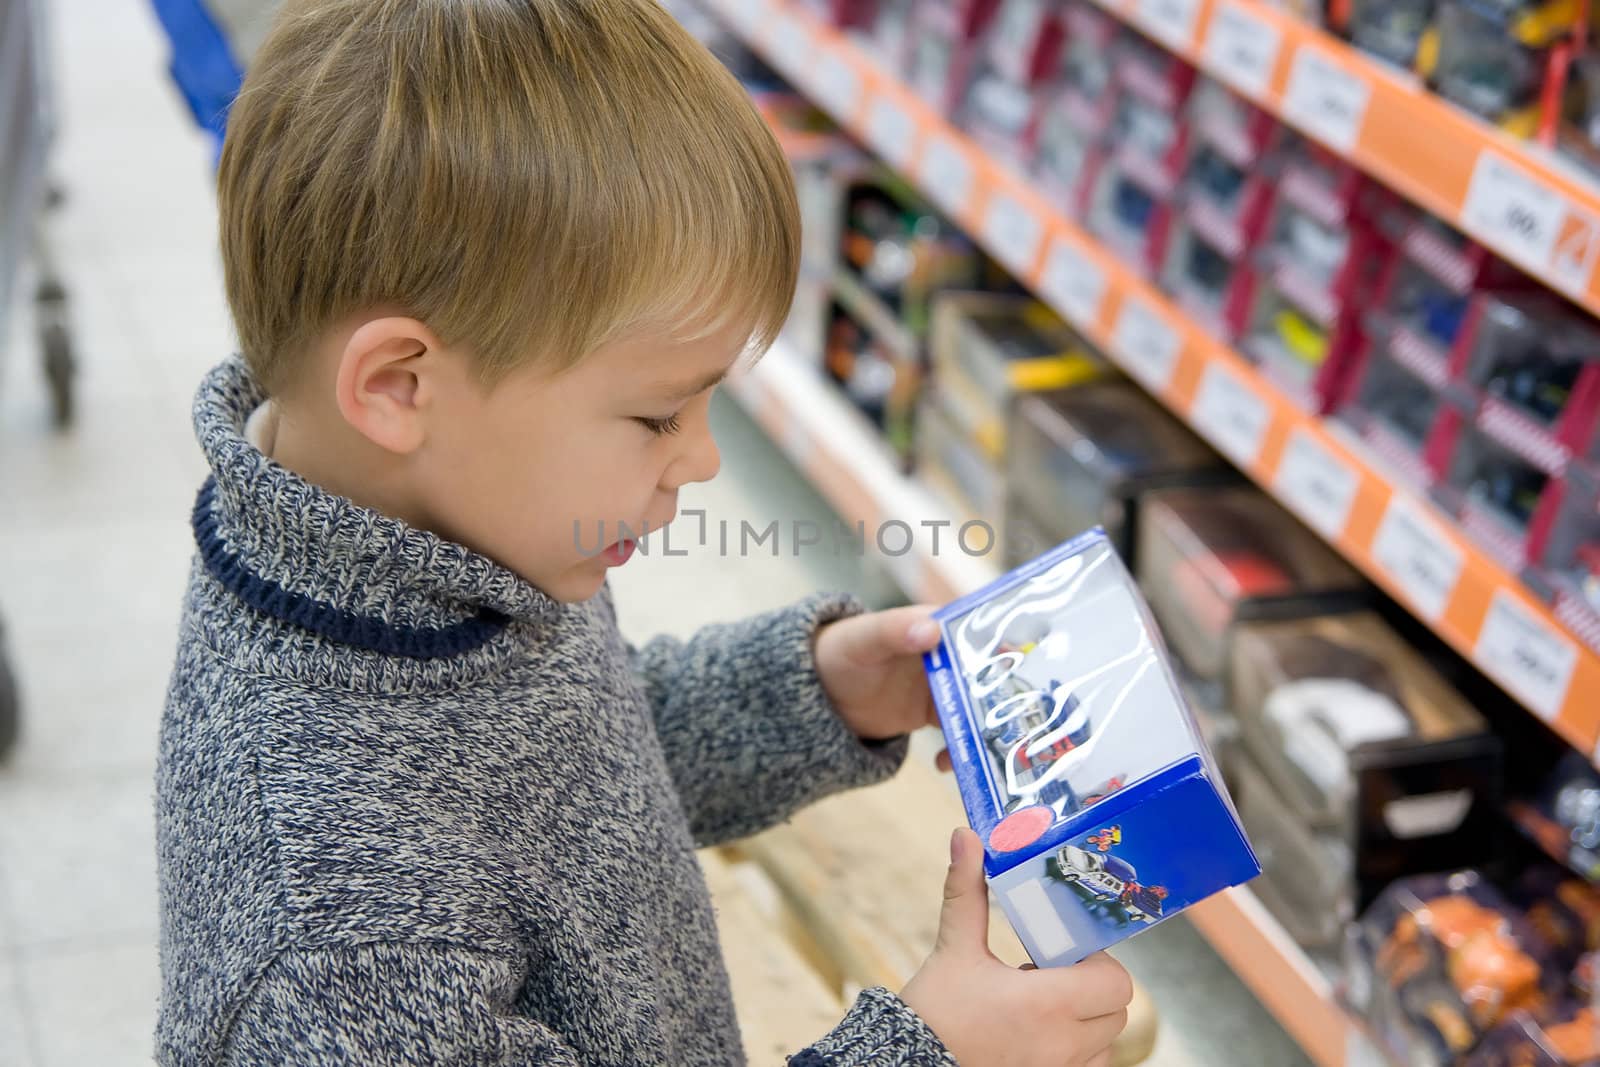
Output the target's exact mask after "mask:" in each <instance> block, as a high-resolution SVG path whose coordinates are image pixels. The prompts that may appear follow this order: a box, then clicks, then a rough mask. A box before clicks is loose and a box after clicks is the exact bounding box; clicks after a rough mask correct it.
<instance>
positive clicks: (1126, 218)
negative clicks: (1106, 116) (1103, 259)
mask: <svg viewBox="0 0 1600 1067" xmlns="http://www.w3.org/2000/svg"><path fill="white" fill-rule="evenodd" d="M1136 158H1138V157H1136V156H1131V155H1130V154H1129V153H1126V152H1124V153H1120V154H1119V156H1118V157H1116V158H1113V159H1111V160H1109V161H1108V162H1107V163H1105V164H1104V165H1103V166H1102V167H1101V168H1100V170H1099V173H1098V174H1097V175H1096V179H1095V188H1094V191H1093V194H1092V198H1091V200H1090V204H1089V230H1090V232H1092V233H1093V234H1095V236H1097V237H1099V238H1100V239H1101V240H1102V241H1104V242H1105V243H1106V244H1107V245H1109V246H1110V248H1111V250H1112V251H1113V252H1115V253H1116V254H1117V255H1118V256H1120V257H1121V258H1122V259H1123V260H1124V261H1125V262H1126V263H1127V264H1128V265H1129V266H1131V267H1133V268H1134V269H1135V270H1137V271H1139V272H1140V273H1141V274H1144V275H1145V276H1146V277H1156V276H1158V275H1159V274H1160V271H1161V265H1162V262H1163V260H1164V259H1165V257H1166V253H1167V240H1168V237H1169V235H1170V233H1171V229H1172V221H1173V208H1174V205H1173V199H1172V194H1171V191H1170V190H1167V191H1163V190H1161V189H1157V188H1154V187H1152V185H1151V184H1150V182H1149V180H1148V179H1149V174H1148V173H1147V172H1146V169H1145V168H1142V167H1130V166H1129V165H1128V164H1129V163H1130V162H1131V160H1132V159H1136Z"/></svg>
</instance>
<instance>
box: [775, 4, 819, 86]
mask: <svg viewBox="0 0 1600 1067" xmlns="http://www.w3.org/2000/svg"><path fill="white" fill-rule="evenodd" d="M814 44H815V42H813V41H812V40H811V34H810V33H809V32H808V31H807V30H806V27H805V25H804V24H803V23H801V22H800V21H799V20H798V19H796V18H794V17H793V16H792V15H773V16H772V25H771V26H770V27H769V28H768V30H767V45H768V47H769V48H770V49H771V50H772V58H773V59H774V60H775V61H776V62H775V64H774V65H775V66H777V67H779V68H780V69H781V70H782V71H783V72H784V73H785V74H787V75H789V76H790V77H791V78H793V79H794V80H795V81H796V82H798V83H799V84H800V85H802V86H809V85H812V84H814V83H813V81H812V78H813V77H814V75H815V72H814V71H813V70H812V69H811V61H812V53H813V51H814Z"/></svg>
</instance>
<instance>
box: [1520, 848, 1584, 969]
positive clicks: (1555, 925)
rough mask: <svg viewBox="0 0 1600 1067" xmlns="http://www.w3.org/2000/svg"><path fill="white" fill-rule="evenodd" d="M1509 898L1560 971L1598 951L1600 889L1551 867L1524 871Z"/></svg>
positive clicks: (1542, 866)
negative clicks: (1559, 966) (1521, 912)
mask: <svg viewBox="0 0 1600 1067" xmlns="http://www.w3.org/2000/svg"><path fill="white" fill-rule="evenodd" d="M1512 894H1513V899H1514V900H1515V901H1516V903H1517V904H1518V905H1519V906H1520V907H1521V908H1522V910H1523V912H1524V914H1526V915H1527V916H1528V922H1529V923H1531V924H1532V925H1533V928H1534V929H1535V930H1537V931H1539V936H1540V937H1541V938H1543V939H1544V942H1545V944H1547V945H1549V946H1550V947H1551V948H1552V949H1553V950H1554V951H1555V953H1556V956H1557V958H1558V960H1559V961H1560V964H1561V966H1562V967H1564V968H1571V967H1574V966H1576V965H1577V963H1578V962H1579V960H1580V959H1581V958H1582V957H1583V956H1584V955H1586V954H1588V953H1590V952H1593V951H1595V950H1596V949H1600V887H1597V886H1595V885H1593V884H1592V883H1590V882H1588V881H1586V880H1585V879H1582V878H1579V877H1577V876H1576V875H1574V874H1573V873H1572V872H1571V871H1569V870H1567V869H1565V868H1562V867H1557V866H1555V865H1554V864H1542V865H1538V866H1534V867H1531V868H1529V869H1528V870H1526V871H1524V872H1523V873H1522V875H1521V877H1519V878H1518V879H1517V880H1516V883H1515V884H1514V885H1513V886H1512Z"/></svg>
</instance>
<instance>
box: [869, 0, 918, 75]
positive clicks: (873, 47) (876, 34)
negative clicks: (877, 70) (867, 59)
mask: <svg viewBox="0 0 1600 1067" xmlns="http://www.w3.org/2000/svg"><path fill="white" fill-rule="evenodd" d="M864 6H868V7H870V11H869V12H868V13H867V14H865V15H864V16H863V19H862V21H863V23H864V28H863V30H862V32H861V33H860V34H859V39H860V40H861V42H862V44H863V45H864V46H865V47H866V49H867V51H869V52H871V53H872V54H873V55H875V56H876V57H877V59H878V62H879V63H880V64H881V65H882V66H883V69H884V70H887V71H891V72H894V73H903V72H904V71H905V69H906V67H907V66H908V65H909V63H910V59H909V56H910V54H911V34H912V29H913V19H912V15H913V13H914V12H915V11H916V8H917V0H864Z"/></svg>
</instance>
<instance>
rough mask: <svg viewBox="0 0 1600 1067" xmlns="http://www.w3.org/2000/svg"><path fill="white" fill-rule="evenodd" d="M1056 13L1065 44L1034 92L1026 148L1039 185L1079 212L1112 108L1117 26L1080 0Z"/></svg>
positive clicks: (1083, 208)
mask: <svg viewBox="0 0 1600 1067" xmlns="http://www.w3.org/2000/svg"><path fill="white" fill-rule="evenodd" d="M1061 17H1062V19H1063V21H1064V23H1065V26H1066V44H1065V47H1064V48H1063V51H1062V56H1061V60H1060V69H1059V71H1058V72H1057V73H1056V75H1055V77H1053V78H1050V79H1048V80H1046V81H1045V82H1044V83H1043V84H1042V85H1041V86H1040V87H1039V89H1038V91H1037V92H1036V93H1035V94H1034V97H1035V112H1034V116H1033V119H1032V132H1031V139H1030V142H1029V149H1030V151H1031V153H1032V169H1033V176H1034V179H1035V181H1037V182H1038V184H1039V186H1040V187H1041V189H1042V190H1043V191H1044V192H1045V193H1047V194H1048V195H1049V196H1051V197H1052V198H1054V199H1056V200H1057V201H1059V202H1060V204H1061V206H1062V208H1063V209H1064V210H1066V211H1067V212H1068V213H1069V214H1071V215H1073V216H1074V217H1081V216H1082V215H1083V214H1084V212H1085V211H1086V210H1087V205H1088V199H1089V191H1090V190H1091V189H1092V188H1093V185H1094V178H1095V174H1096V172H1097V170H1098V167H1099V165H1100V163H1101V161H1102V160H1103V156H1104V152H1103V146H1104V142H1105V140H1106V138H1107V136H1108V134H1109V131H1110V129H1111V120H1112V117H1113V116H1114V114H1115V111H1116V98H1117V94H1116V92H1115V90H1114V87H1113V84H1112V82H1113V66H1112V62H1111V45H1112V42H1113V41H1115V40H1116V38H1117V35H1118V34H1119V33H1120V32H1123V31H1121V30H1120V28H1119V26H1118V24H1117V23H1116V21H1115V20H1113V19H1112V18H1111V17H1110V16H1109V15H1107V14H1106V13H1105V12H1103V11H1100V10H1098V9H1096V8H1094V7H1092V6H1090V5H1089V4H1088V3H1087V2H1086V0H1075V2H1072V3H1068V4H1067V5H1066V6H1065V8H1064V9H1063V11H1062V16H1061Z"/></svg>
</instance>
